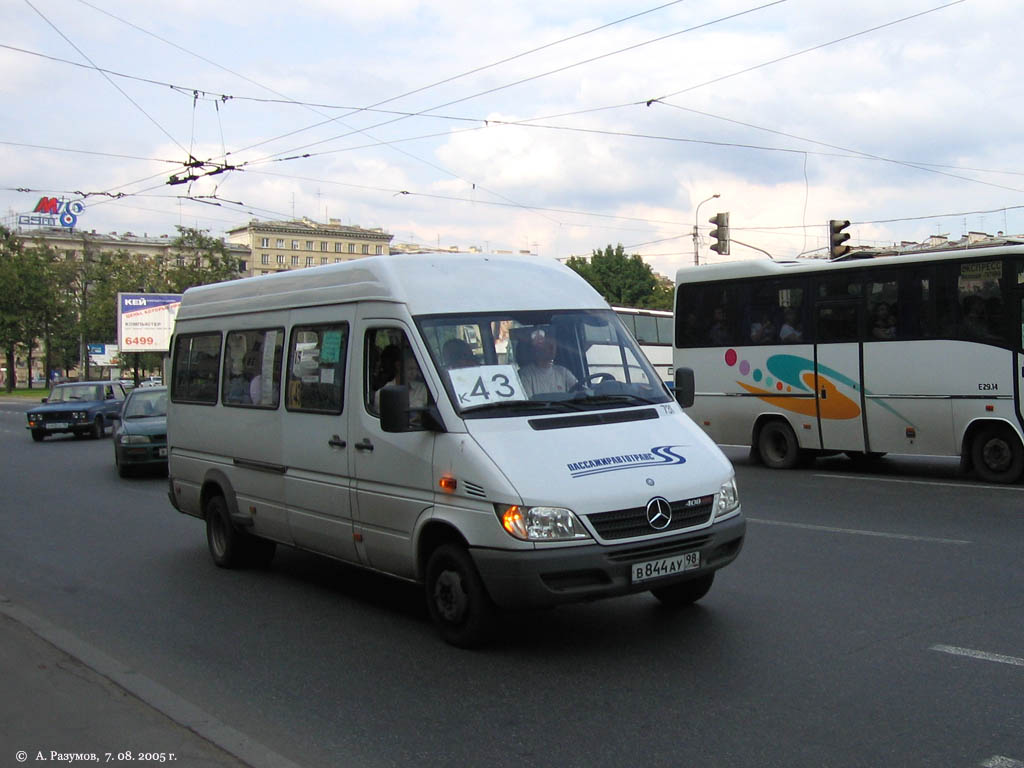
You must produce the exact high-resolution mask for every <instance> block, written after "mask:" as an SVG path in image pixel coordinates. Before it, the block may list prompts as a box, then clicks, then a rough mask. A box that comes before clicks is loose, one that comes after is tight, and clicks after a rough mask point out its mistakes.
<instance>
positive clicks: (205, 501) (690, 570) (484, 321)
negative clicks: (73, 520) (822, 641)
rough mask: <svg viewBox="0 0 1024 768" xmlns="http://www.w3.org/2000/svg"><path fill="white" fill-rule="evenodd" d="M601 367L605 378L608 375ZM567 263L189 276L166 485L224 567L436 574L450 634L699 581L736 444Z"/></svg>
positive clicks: (720, 540)
mask: <svg viewBox="0 0 1024 768" xmlns="http://www.w3.org/2000/svg"><path fill="white" fill-rule="evenodd" d="M595 369H599V370H595ZM692 381H693V379H692V372H690V371H680V372H678V373H677V374H676V387H677V392H676V396H675V397H676V399H673V397H672V396H671V395H670V394H669V392H668V390H667V389H666V387H665V385H664V383H663V382H662V381H661V380H660V377H659V376H658V375H657V374H656V373H655V371H654V370H653V369H652V367H651V365H650V363H648V362H647V361H646V360H645V358H644V356H643V354H642V353H641V351H640V350H639V349H638V347H637V345H636V342H635V341H634V340H633V338H632V336H631V335H630V334H629V333H628V332H627V331H626V330H625V328H624V327H623V325H622V323H621V322H620V320H619V318H618V317H617V316H616V314H615V313H614V312H613V311H612V309H611V308H610V307H609V306H608V305H607V304H606V303H605V302H604V301H603V300H602V299H601V297H600V296H599V295H598V294H597V293H596V292H595V291H594V290H593V289H592V288H591V287H590V286H589V285H588V284H587V283H586V282H584V281H583V280H582V278H580V277H579V276H578V275H576V274H575V273H574V272H572V271H571V270H570V269H568V268H566V267H565V266H563V265H561V264H559V263H557V262H556V261H554V260H539V259H536V258H522V257H504V256H489V255H480V254H476V255H474V254H437V255H434V254H418V255H409V256H405V255H391V256H376V257H371V258H365V259H359V260H355V261H351V262H347V263H342V264H333V265H329V266H323V267H316V268H311V269H303V270H296V271H293V272H283V273H279V274H276V275H268V276H263V277H255V278H249V279H244V280H237V281H232V282H227V283H220V284H216V285H209V286H203V287H198V288H193V289H190V290H188V291H187V292H186V293H185V295H184V297H183V299H182V303H181V309H180V311H179V312H178V316H177V321H176V324H175V330H174V337H173V342H172V348H171V372H170V407H169V412H168V445H169V482H170V489H169V495H170V499H171V503H172V504H173V505H174V507H175V508H177V509H178V510H179V511H181V512H184V513H186V514H189V515H194V516H196V517H198V518H201V519H203V520H205V523H206V534H207V541H208V545H209V549H210V552H211V555H212V557H213V560H214V562H215V563H216V564H217V565H219V566H222V567H235V566H244V565H265V564H268V563H269V562H270V560H271V558H272V556H273V554H274V549H275V546H276V545H277V544H285V545H290V546H294V547H298V548H301V549H304V550H308V551H311V552H316V553H320V554H322V555H326V556H329V557H332V558H336V559H338V560H342V561H345V562H347V563H352V564H355V565H358V566H362V567H365V568H368V569H372V570H375V571H379V572H381V573H384V574H389V575H391V576H394V577H398V578H400V579H406V580H410V581H414V582H417V583H421V584H423V585H424V588H425V593H426V600H427V605H428V608H429V611H430V615H431V617H432V619H433V620H434V622H435V623H436V625H437V627H438V628H439V630H440V633H441V635H442V636H443V637H444V638H445V640H447V641H448V642H450V643H452V644H454V645H458V646H471V645H476V644H478V643H480V642H481V641H483V640H484V639H485V638H486V637H487V635H488V629H489V627H490V626H491V625H492V622H491V621H490V619H491V618H492V615H493V613H494V611H495V610H496V609H501V608H512V607H528V606H547V605H556V604H559V603H565V602H569V601H579V600H591V599H595V598H601V597H608V596H614V595H625V594H629V593H635V592H640V591H647V590H649V591H650V592H652V593H653V594H654V595H655V597H657V598H658V599H659V600H660V601H662V602H663V603H665V604H668V605H686V604H690V603H692V602H694V601H696V600H698V599H700V598H701V597H703V596H704V595H705V594H706V593H707V591H708V589H709V588H710V587H711V584H712V581H713V579H714V576H715V571H717V570H718V569H720V568H722V567H723V566H725V565H727V564H729V563H730V562H732V561H733V560H734V559H735V558H736V556H737V555H738V554H739V551H740V548H741V546H742V544H743V538H744V533H745V526H746V523H745V520H744V518H743V516H742V514H741V510H740V503H739V499H738V496H737V491H736V484H735V479H734V472H733V468H732V466H731V464H730V463H729V461H728V459H727V458H726V457H725V456H724V455H723V454H722V452H721V451H720V450H719V449H718V448H717V447H716V446H715V445H714V443H713V442H712V441H711V440H710V439H709V438H708V437H707V436H706V435H705V434H704V433H703V432H702V431H701V430H700V429H699V428H697V427H696V426H695V425H694V424H693V422H692V421H691V420H690V419H689V418H688V417H687V416H686V415H685V414H684V413H683V410H682V406H683V405H686V404H688V403H689V402H690V401H692V394H693V388H692Z"/></svg>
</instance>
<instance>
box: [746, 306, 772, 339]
mask: <svg viewBox="0 0 1024 768" xmlns="http://www.w3.org/2000/svg"><path fill="white" fill-rule="evenodd" d="M750 342H751V343H752V344H774V343H775V323H773V322H772V319H771V317H769V316H768V313H767V312H762V313H761V319H760V320H759V321H757V322H755V323H751V324H750Z"/></svg>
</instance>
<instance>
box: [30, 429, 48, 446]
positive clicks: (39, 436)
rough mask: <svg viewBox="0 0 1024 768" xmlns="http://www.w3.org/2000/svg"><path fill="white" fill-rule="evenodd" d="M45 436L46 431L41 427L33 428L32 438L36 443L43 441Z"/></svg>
mask: <svg viewBox="0 0 1024 768" xmlns="http://www.w3.org/2000/svg"><path fill="white" fill-rule="evenodd" d="M45 438H46V432H44V431H43V430H41V429H33V430H32V439H33V440H35V441H36V442H37V443H41V442H43V440H44V439H45Z"/></svg>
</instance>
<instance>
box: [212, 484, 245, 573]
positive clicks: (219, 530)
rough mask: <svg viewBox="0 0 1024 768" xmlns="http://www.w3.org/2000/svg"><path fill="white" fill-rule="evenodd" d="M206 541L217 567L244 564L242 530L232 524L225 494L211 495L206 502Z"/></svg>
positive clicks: (234, 566) (231, 566) (232, 566)
mask: <svg viewBox="0 0 1024 768" xmlns="http://www.w3.org/2000/svg"><path fill="white" fill-rule="evenodd" d="M206 543H207V545H208V546H209V547H210V556H211V557H212V558H213V562H214V564H215V565H217V567H219V568H237V567H238V566H240V565H241V564H242V549H243V547H242V546H241V532H240V531H238V530H237V529H236V528H235V526H234V525H233V524H232V522H231V515H230V514H229V513H228V503H227V501H225V500H224V497H223V496H211V497H210V499H209V500H208V501H207V502H206Z"/></svg>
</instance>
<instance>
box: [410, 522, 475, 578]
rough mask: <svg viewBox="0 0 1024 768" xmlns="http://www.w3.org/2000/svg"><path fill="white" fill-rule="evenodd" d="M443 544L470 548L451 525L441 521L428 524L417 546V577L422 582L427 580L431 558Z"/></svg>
mask: <svg viewBox="0 0 1024 768" xmlns="http://www.w3.org/2000/svg"><path fill="white" fill-rule="evenodd" d="M442 544H459V545H461V546H463V547H466V548H467V549H468V548H469V543H468V542H467V541H466V538H465V537H464V536H463V535H462V534H461V533H460V532H459V531H458V529H456V528H455V526H453V525H452V524H451V523H446V522H443V521H440V520H433V521H431V522H429V523H427V524H426V525H425V526H424V527H423V530H422V531H420V535H419V540H418V542H417V546H416V576H417V578H419V580H420V581H423V580H425V579H426V574H427V562H428V561H429V560H430V556H431V555H432V554H433V553H434V550H435V549H437V548H438V547H440V546H441V545H442Z"/></svg>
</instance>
